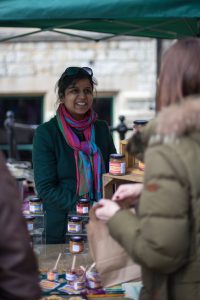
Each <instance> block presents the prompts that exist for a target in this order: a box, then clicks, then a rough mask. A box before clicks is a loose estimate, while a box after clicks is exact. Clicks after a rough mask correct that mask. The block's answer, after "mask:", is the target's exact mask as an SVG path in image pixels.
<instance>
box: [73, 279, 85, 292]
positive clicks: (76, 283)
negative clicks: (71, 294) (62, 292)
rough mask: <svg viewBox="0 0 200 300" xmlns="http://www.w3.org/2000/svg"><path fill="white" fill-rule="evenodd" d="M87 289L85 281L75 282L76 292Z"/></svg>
mask: <svg viewBox="0 0 200 300" xmlns="http://www.w3.org/2000/svg"><path fill="white" fill-rule="evenodd" d="M84 287H85V282H84V281H75V282H74V289H75V290H82V289H83V288H84Z"/></svg>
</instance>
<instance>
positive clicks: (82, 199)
mask: <svg viewBox="0 0 200 300" xmlns="http://www.w3.org/2000/svg"><path fill="white" fill-rule="evenodd" d="M78 202H79V203H89V202H90V200H89V199H87V198H81V199H79V200H78Z"/></svg>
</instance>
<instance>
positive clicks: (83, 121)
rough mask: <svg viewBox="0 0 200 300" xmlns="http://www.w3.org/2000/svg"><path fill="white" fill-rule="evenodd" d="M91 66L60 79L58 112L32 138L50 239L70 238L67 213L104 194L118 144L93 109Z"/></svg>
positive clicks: (49, 241) (40, 193)
mask: <svg viewBox="0 0 200 300" xmlns="http://www.w3.org/2000/svg"><path fill="white" fill-rule="evenodd" d="M96 84H97V81H96V79H95V78H94V77H93V71H92V69H90V68H88V67H83V68H80V67H69V68H67V69H66V70H65V71H64V73H63V74H62V75H61V77H60V79H59V80H58V82H57V85H56V88H57V95H58V109H57V112H56V116H55V117H54V118H52V119H51V120H50V121H48V122H46V123H44V124H42V125H40V126H39V127H38V128H37V130H36V133H35V137H34V141H33V167H34V178H35V184H36V189H37V193H38V195H39V196H40V197H41V198H42V199H43V201H44V202H43V203H44V209H45V211H46V237H47V243H63V242H65V233H66V225H67V215H68V213H69V212H71V213H75V212H76V203H77V202H78V200H79V199H80V198H87V199H88V200H89V201H90V205H92V204H93V202H94V201H98V200H99V199H100V198H101V196H102V174H103V173H104V172H108V164H109V156H110V154H111V153H115V152H116V150H115V146H114V144H113V140H112V137H111V135H110V132H109V129H108V126H107V124H106V122H105V121H102V120H98V116H97V114H96V112H95V111H94V110H93V108H92V104H93V93H94V86H95V85H96Z"/></svg>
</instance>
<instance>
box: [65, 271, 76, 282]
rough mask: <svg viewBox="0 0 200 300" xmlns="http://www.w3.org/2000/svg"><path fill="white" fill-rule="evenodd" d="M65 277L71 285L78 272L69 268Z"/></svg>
mask: <svg viewBox="0 0 200 300" xmlns="http://www.w3.org/2000/svg"><path fill="white" fill-rule="evenodd" d="M65 278H66V280H67V283H68V284H69V285H71V284H73V283H74V281H75V280H76V279H77V274H76V271H75V270H68V271H67V272H66V274H65Z"/></svg>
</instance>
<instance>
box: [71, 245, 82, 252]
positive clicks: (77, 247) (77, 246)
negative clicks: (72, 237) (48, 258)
mask: <svg viewBox="0 0 200 300" xmlns="http://www.w3.org/2000/svg"><path fill="white" fill-rule="evenodd" d="M80 250H81V248H80V246H79V245H73V246H72V252H80Z"/></svg>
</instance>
